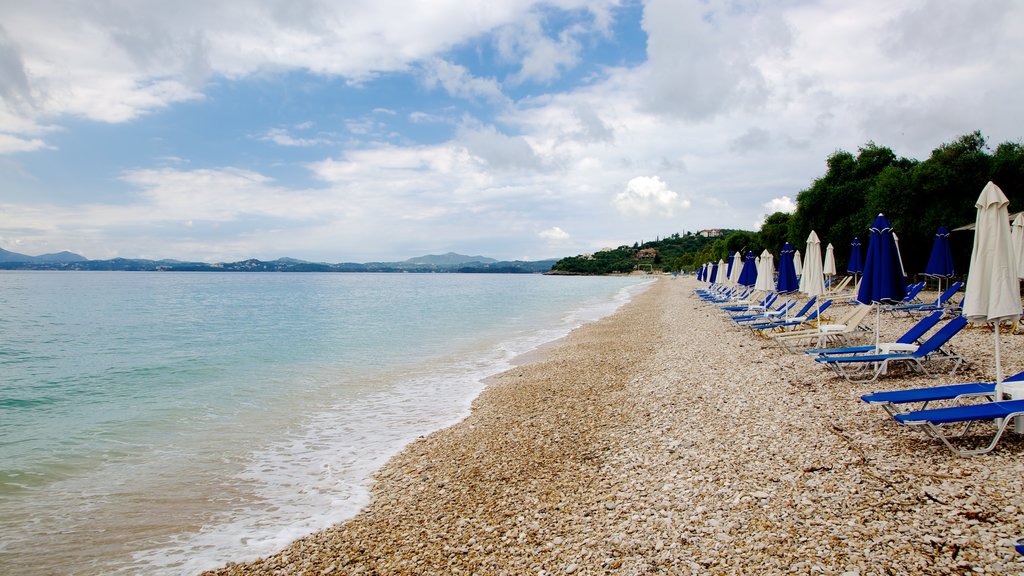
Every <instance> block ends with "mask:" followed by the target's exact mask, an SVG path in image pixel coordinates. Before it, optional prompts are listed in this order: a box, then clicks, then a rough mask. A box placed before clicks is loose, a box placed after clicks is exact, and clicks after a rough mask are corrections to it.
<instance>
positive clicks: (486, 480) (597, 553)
mask: <svg viewBox="0 0 1024 576" xmlns="http://www.w3.org/2000/svg"><path fill="white" fill-rule="evenodd" d="M696 286H697V283H696V282H695V281H693V280H692V279H689V278H679V279H675V280H672V279H668V278H662V279H660V280H659V281H657V282H655V283H654V284H653V285H651V286H650V287H649V288H647V289H646V290H645V291H644V292H642V293H641V294H638V295H636V296H635V297H634V298H633V299H632V301H630V302H629V303H627V304H625V305H624V306H622V307H620V308H619V309H618V310H617V311H616V312H615V313H614V314H612V315H611V316H607V317H605V318H602V319H600V320H597V321H595V322H591V323H589V324H586V325H584V326H583V327H581V328H578V329H576V330H574V331H573V332H572V333H570V334H569V335H568V336H566V337H564V338H563V339H561V340H559V341H557V342H556V344H555V346H554V347H552V348H551V349H549V350H544V351H543V353H542V354H539V355H538V356H537V357H535V358H534V360H535V361H534V362H532V363H529V364H518V363H517V365H516V366H515V367H513V368H512V369H510V370H508V371H506V372H504V373H502V374H499V375H497V376H494V377H492V379H491V381H490V382H488V385H487V387H486V388H485V389H484V390H483V392H482V393H481V394H480V395H479V396H478V397H477V398H476V400H474V402H473V405H472V411H471V413H470V415H469V416H468V417H467V418H465V419H464V420H462V421H461V422H459V423H458V424H455V425H454V426H451V427H449V428H445V429H443V430H440V431H438V432H435V433H433V434H430V435H428V436H426V437H421V438H419V439H417V440H416V441H414V442H413V443H412V444H410V445H408V446H407V447H406V448H405V449H404V450H403V451H402V452H401V453H400V454H398V455H397V456H395V457H393V458H392V459H391V460H390V461H389V462H388V463H387V464H386V465H385V466H384V467H383V468H382V469H381V470H379V471H378V473H377V474H376V475H375V482H374V484H373V487H372V499H371V502H370V504H369V506H367V507H366V508H364V509H363V510H362V511H361V512H360V513H359V514H358V515H357V516H356V517H354V518H352V519H351V520H349V521H347V522H345V523H343V524H339V525H337V526H334V527H332V528H329V529H327V530H324V531H321V532H318V533H316V534H313V535H311V536H308V537H305V538H302V539H300V540H298V541H296V542H294V543H293V544H291V545H290V546H289V547H287V548H286V549H285V550H283V551H281V552H279V553H277V554H274V555H272V556H269V557H266V558H263V559H261V560H256V561H253V562H248V563H241V564H235V563H230V564H228V565H226V566H224V567H221V568H219V569H216V570H212V571H209V572H206V574H210V575H226V574H233V575H238V574H322V573H324V574H326V573H339V574H358V573H367V574H373V573H379V574H389V573H405V574H431V573H467V574H469V573H474V572H476V573H480V574H500V573H508V574H522V573H534V574H535V573H539V572H540V571H542V570H543V571H545V572H549V573H556V574H561V573H580V574H584V573H585V574H590V573H622V574H637V573H642V572H649V571H650V572H660V573H673V574H675V573H752V572H757V573H787V572H792V571H797V572H820V573H824V574H832V573H834V574H885V573H887V571H891V572H894V573H921V574H933V573H934V574H942V573H950V572H963V571H970V570H974V571H976V572H979V571H980V572H986V573H1022V572H1024V562H1022V561H1020V560H1017V559H1016V557H1015V555H1014V554H1013V551H1012V548H1011V547H1010V546H1009V542H1011V541H1012V539H1013V538H1016V537H1018V536H1020V535H1022V534H1024V519H1022V517H1021V513H1024V505H1022V504H1021V502H1022V501H1024V498H1022V494H1021V492H1022V490H1021V481H1020V478H1021V477H1024V463H1022V462H1021V458H1020V457H1019V456H1020V453H1021V451H1022V449H1024V441H1021V439H1019V438H1005V439H1004V440H1003V441H1002V442H1001V445H1000V448H998V449H997V450H996V451H995V452H994V453H993V454H990V455H988V456H982V457H977V458H970V459H964V458H959V457H956V456H953V455H952V454H950V453H948V451H946V450H945V449H944V448H941V447H940V446H938V445H936V444H935V443H932V442H928V441H927V440H926V439H924V438H923V437H918V435H917V434H914V433H911V432H910V431H907V430H903V429H900V428H899V427H898V426H896V425H895V424H894V423H893V422H891V421H889V419H888V418H887V417H886V416H885V415H884V414H883V413H882V411H881V410H879V409H877V408H873V407H869V406H866V405H862V404H863V403H861V402H860V401H859V400H858V399H857V397H858V396H859V395H860V394H862V393H865V392H869V391H872V390H876V389H887V388H897V387H906V386H910V385H928V384H932V383H934V384H938V383H943V382H946V381H950V382H952V381H966V380H963V379H962V378H964V377H965V374H964V373H963V372H961V373H958V375H957V376H954V377H944V380H943V382H937V381H936V380H931V379H923V380H922V379H921V378H920V377H915V378H903V377H892V378H888V379H886V380H883V381H881V382H879V383H876V384H874V385H859V386H852V385H849V384H846V383H845V382H844V381H840V380H837V379H836V378H834V377H833V376H832V375H831V372H829V371H827V370H825V369H824V368H823V367H821V366H817V365H816V364H815V363H814V362H809V361H808V359H807V358H803V357H799V356H796V355H791V354H785V353H783V352H781V351H778V350H777V349H775V348H773V347H770V346H767V345H766V344H764V343H763V342H762V341H759V339H757V338H754V337H751V336H750V335H749V334H746V333H740V332H737V331H734V330H730V329H727V327H726V326H725V325H724V324H723V321H722V319H721V318H720V317H718V315H717V314H716V313H715V312H714V310H713V309H710V308H708V307H707V306H706V305H704V304H701V303H699V302H698V301H697V299H696V298H694V297H693V296H692V294H691V291H692V289H693V288H695V287H696ZM891 324H893V329H898V327H899V323H898V322H892V323H891ZM969 336H970V340H971V342H970V345H969V346H967V347H963V346H957V348H958V349H963V350H965V351H968V353H969V355H970V357H971V359H972V360H974V361H975V363H976V365H977V366H978V367H980V370H979V368H975V370H974V372H968V373H967V375H969V376H972V377H981V376H983V373H984V370H985V368H984V365H985V362H986V360H985V358H984V355H983V354H975V351H974V349H975V348H976V347H978V346H981V345H982V344H975V343H974V341H975V340H977V342H979V343H980V342H982V341H990V340H991V333H988V337H987V338H985V334H984V333H983V331H978V333H977V334H970V335H969ZM1019 339H1020V338H1019ZM1008 346H1009V350H1012V351H1013V352H1010V353H1008V354H1007V356H1004V364H1006V365H1007V369H1006V373H1007V374H1009V373H1012V372H1010V371H1009V370H1010V369H1012V367H1013V366H1010V364H1013V363H1016V364H1020V363H1021V360H1022V358H1021V356H1020V355H1019V354H1014V352H1019V351H1020V350H1021V348H1022V346H1021V345H1020V342H1011V343H1010V344H1009V345H1008ZM1011 354H1013V355H1012V356H1011ZM1008 356H1009V357H1010V360H1009V361H1007V360H1006V359H1005V358H1007V357H1008ZM1018 369H1019V368H1018Z"/></svg>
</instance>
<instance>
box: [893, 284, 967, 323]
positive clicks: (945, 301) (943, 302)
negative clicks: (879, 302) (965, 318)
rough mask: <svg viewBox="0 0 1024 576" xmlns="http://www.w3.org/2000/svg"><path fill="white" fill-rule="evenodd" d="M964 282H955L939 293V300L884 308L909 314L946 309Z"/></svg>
mask: <svg viewBox="0 0 1024 576" xmlns="http://www.w3.org/2000/svg"><path fill="white" fill-rule="evenodd" d="M963 285H964V283H963V282H954V283H953V284H952V285H951V286H950V287H949V288H947V289H946V290H945V291H944V292H943V293H942V294H940V295H939V298H938V301H937V302H921V303H918V304H901V305H899V306H888V307H885V308H882V310H885V311H886V312H892V313H893V314H895V313H897V312H906V313H907V314H908V315H910V314H912V313H914V312H931V311H934V310H945V309H946V307H947V306H948V305H949V299H950V298H952V297H953V296H954V295H955V294H956V293H957V292H959V291H960V288H963Z"/></svg>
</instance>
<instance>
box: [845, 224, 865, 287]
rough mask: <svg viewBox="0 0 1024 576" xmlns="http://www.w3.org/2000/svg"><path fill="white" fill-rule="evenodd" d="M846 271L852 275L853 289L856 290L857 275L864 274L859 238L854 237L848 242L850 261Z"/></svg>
mask: <svg viewBox="0 0 1024 576" xmlns="http://www.w3.org/2000/svg"><path fill="white" fill-rule="evenodd" d="M846 271H847V272H849V273H850V274H853V288H854V290H856V289H857V275H858V274H862V273H863V272H864V257H863V256H861V254H860V238H857V237H854V239H853V242H850V261H849V262H847V263H846Z"/></svg>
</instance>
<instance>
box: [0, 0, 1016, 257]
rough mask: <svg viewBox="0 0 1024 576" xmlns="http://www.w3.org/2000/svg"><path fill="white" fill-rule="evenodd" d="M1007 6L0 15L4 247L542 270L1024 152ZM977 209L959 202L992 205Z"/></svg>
mask: <svg viewBox="0 0 1024 576" xmlns="http://www.w3.org/2000/svg"><path fill="white" fill-rule="evenodd" d="M1022 28H1024V4H1021V3H1019V2H1015V1H1013V0H963V1H960V0H957V1H953V2H949V1H945V0H917V1H911V2H900V3H892V2H888V1H886V0H866V1H864V2H845V1H838V0H807V1H799V0H791V1H783V2H755V1H745V0H704V1H693V2H688V1H683V0H649V1H618V0H594V1H585V0H556V1H552V2H531V1H526V0H508V1H503V2H500V3H495V2H487V1H474V0H459V1H455V0H432V1H421V2H415V3H410V2H407V1H402V2H399V1H396V0H374V1H373V2H368V1H366V2H364V1H346V2H336V1H332V0H323V1H319V0H306V1H298V0H295V1H289V2H280V1H277V0H251V1H246V2H218V3H208V2H205V1H200V0H179V1H177V2H174V3H167V2H156V1H154V0H106V1H95V2H71V1H59V0H58V1H42V2H4V3H0V248H5V249H8V250H12V251H16V252H22V253H26V254H41V253H46V252H56V251H60V250H71V251H74V252H78V253H80V254H83V255H85V256H87V257H90V258H112V257H118V256H120V257H129V258H155V259H159V258H177V259H184V260H203V261H210V262H215V261H231V260H239V259H243V258H249V257H256V258H261V259H274V258H278V257H282V256H290V257H295V258H301V259H306V260H314V261H326V262H343V261H371V260H401V259H405V258H409V257H413V256H418V255H422V254H427V253H441V252H447V251H456V252H462V253H471V254H484V255H488V256H492V257H495V258H501V259H541V258H548V257H559V256H565V255H573V254H578V253H585V252H592V251H595V250H599V249H601V248H603V247H614V246H618V245H621V244H632V243H633V242H636V241H641V240H646V239H653V238H654V237H655V236H664V235H668V234H671V233H674V232H685V231H694V230H700V229H703V228H745V229H755V228H756V227H757V226H759V222H760V220H761V219H762V218H763V216H764V215H765V214H767V213H770V212H773V211H775V210H778V209H782V210H791V209H792V207H793V200H794V198H795V196H796V194H797V193H798V192H799V191H800V190H802V189H804V188H806V187H807V186H808V185H809V184H810V183H811V182H812V181H813V179H814V178H815V177H818V176H820V175H821V174H822V173H823V172H824V168H825V166H824V162H825V158H826V157H827V156H828V155H829V154H830V153H832V152H833V151H835V150H837V149H844V150H850V151H856V149H857V147H859V146H861V145H863V144H865V143H866V142H868V141H874V142H876V143H878V144H881V145H886V146H890V147H892V148H893V149H894V150H895V151H896V152H897V154H900V155H904V156H908V157H913V158H924V157H926V156H927V155H928V153H929V152H930V151H931V149H932V148H934V147H936V146H937V145H939V144H941V143H944V142H948V141H950V140H952V139H954V138H956V137H957V136H959V135H962V134H965V133H968V132H971V131H973V130H981V131H982V132H983V133H984V134H985V136H987V137H988V139H989V142H990V143H992V144H997V143H999V142H1004V141H1007V140H1012V141H1018V140H1020V139H1021V138H1022V136H1024V134H1022V128H1021V127H1022V126H1024V111H1022V110H1024V107H1022V106H1020V104H1019V102H1020V95H1021V94H1024V72H1022V71H1024V40H1022V36H1021V35H1020V34H1019V33H1018V31H1019V30H1020V29H1022ZM976 192H977V191H966V192H965V193H971V194H974V193H976Z"/></svg>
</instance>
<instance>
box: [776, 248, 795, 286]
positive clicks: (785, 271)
mask: <svg viewBox="0 0 1024 576" xmlns="http://www.w3.org/2000/svg"><path fill="white" fill-rule="evenodd" d="M793 254H794V250H793V247H792V246H790V245H789V242H786V244H785V245H784V246H783V247H782V252H781V253H780V255H779V282H778V284H776V287H775V291H776V292H778V293H780V294H786V293H789V292H796V291H797V290H799V289H800V283H799V282H798V281H797V279H796V267H795V266H794V265H793Z"/></svg>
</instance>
